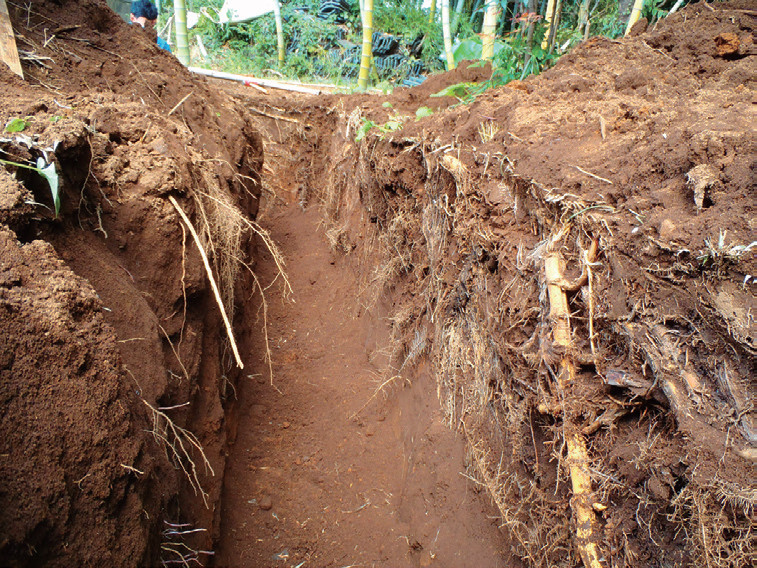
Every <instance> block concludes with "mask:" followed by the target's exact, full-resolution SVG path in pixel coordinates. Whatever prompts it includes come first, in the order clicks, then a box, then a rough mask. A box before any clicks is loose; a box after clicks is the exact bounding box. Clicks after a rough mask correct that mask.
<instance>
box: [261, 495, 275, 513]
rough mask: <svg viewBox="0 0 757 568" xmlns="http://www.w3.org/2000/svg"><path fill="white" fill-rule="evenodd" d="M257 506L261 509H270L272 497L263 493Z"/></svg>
mask: <svg viewBox="0 0 757 568" xmlns="http://www.w3.org/2000/svg"><path fill="white" fill-rule="evenodd" d="M258 507H260V508H261V510H263V511H270V510H271V507H273V499H271V496H270V495H264V496H263V497H262V498H261V499H260V502H259V503H258Z"/></svg>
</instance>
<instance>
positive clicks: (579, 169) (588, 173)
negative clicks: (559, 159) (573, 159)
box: [573, 165, 613, 185]
mask: <svg viewBox="0 0 757 568" xmlns="http://www.w3.org/2000/svg"><path fill="white" fill-rule="evenodd" d="M573 167H574V168H576V169H577V170H578V171H579V172H581V173H582V174H586V175H587V176H589V177H593V178H594V179H598V180H599V181H603V182H605V183H609V184H610V185H613V183H612V182H611V181H610V180H609V179H607V178H603V177H600V176H598V175H597V174H593V173H591V172H587V171H586V170H585V169H583V168H579V167H578V166H576V165H574V166H573Z"/></svg>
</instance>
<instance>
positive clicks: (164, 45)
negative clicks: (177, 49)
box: [158, 36, 172, 53]
mask: <svg viewBox="0 0 757 568" xmlns="http://www.w3.org/2000/svg"><path fill="white" fill-rule="evenodd" d="M158 47H159V48H160V49H165V50H166V51H167V52H168V53H172V51H171V46H170V45H168V42H167V41H166V40H164V39H163V38H162V37H160V36H158Z"/></svg>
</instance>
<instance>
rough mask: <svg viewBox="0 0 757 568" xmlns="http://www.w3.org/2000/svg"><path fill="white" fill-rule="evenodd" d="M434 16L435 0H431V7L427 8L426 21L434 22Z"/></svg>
mask: <svg viewBox="0 0 757 568" xmlns="http://www.w3.org/2000/svg"><path fill="white" fill-rule="evenodd" d="M434 16H436V0H431V7H430V8H429V9H428V23H429V24H433V23H434Z"/></svg>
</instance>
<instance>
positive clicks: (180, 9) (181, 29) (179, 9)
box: [174, 0, 189, 65]
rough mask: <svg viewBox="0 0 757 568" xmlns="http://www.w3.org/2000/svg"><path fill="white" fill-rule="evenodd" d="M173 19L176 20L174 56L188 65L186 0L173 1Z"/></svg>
mask: <svg viewBox="0 0 757 568" xmlns="http://www.w3.org/2000/svg"><path fill="white" fill-rule="evenodd" d="M174 15H175V16H176V17H175V18H174V19H175V21H176V57H178V58H179V61H181V62H182V63H183V64H184V65H189V41H188V40H187V3H186V0H176V1H175V2H174Z"/></svg>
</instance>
